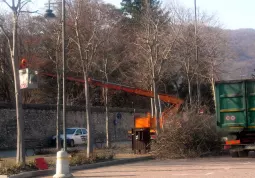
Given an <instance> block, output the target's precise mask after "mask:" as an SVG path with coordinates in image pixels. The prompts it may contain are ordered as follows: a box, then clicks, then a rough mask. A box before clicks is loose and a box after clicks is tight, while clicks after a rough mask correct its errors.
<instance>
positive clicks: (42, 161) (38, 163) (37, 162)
mask: <svg viewBox="0 0 255 178" xmlns="http://www.w3.org/2000/svg"><path fill="white" fill-rule="evenodd" d="M35 165H36V167H37V168H38V169H39V170H45V169H48V164H47V163H46V161H45V159H44V158H36V159H35Z"/></svg>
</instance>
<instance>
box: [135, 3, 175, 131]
mask: <svg viewBox="0 0 255 178" xmlns="http://www.w3.org/2000/svg"><path fill="white" fill-rule="evenodd" d="M145 2H146V1H145ZM145 7H147V10H146V11H145V12H144V14H143V15H142V18H141V20H140V21H139V25H140V27H139V28H138V29H136V30H135V34H136V41H135V42H134V43H133V45H134V46H135V47H136V48H137V53H138V54H139V56H137V57H138V58H139V59H137V57H134V59H136V60H139V72H141V70H143V69H144V70H147V71H148V72H144V73H147V74H148V75H147V77H146V78H148V79H149V81H150V82H149V84H150V85H151V86H152V91H153V95H154V97H153V98H154V102H153V104H154V112H153V113H154V117H155V118H156V121H157V133H159V132H160V119H159V101H158V91H157V90H158V84H157V83H158V81H160V79H161V78H162V76H164V73H165V72H166V71H167V66H168V65H169V64H170V62H171V52H172V49H173V47H174V44H175V41H176V38H177V36H178V33H179V32H178V29H177V28H175V27H174V24H173V21H171V18H170V15H169V12H168V11H167V10H166V9H163V8H161V7H157V8H155V9H151V8H149V7H150V6H149V4H146V3H145ZM142 66H143V67H142ZM148 88H150V86H148Z"/></svg>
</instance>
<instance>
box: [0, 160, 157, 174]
mask: <svg viewBox="0 0 255 178" xmlns="http://www.w3.org/2000/svg"><path fill="white" fill-rule="evenodd" d="M152 159H153V157H152V156H144V157H139V158H128V159H119V160H113V161H105V162H99V163H94V164H86V165H81V166H72V167H70V171H71V172H73V171H78V170H84V169H96V168H100V167H106V166H114V165H119V164H128V163H135V162H140V161H148V160H152ZM53 174H55V169H48V170H39V171H30V172H23V173H20V174H16V175H10V176H6V175H0V178H32V177H40V176H48V175H53Z"/></svg>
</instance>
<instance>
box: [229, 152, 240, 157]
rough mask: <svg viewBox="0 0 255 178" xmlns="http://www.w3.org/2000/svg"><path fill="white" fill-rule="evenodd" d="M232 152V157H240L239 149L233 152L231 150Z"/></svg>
mask: <svg viewBox="0 0 255 178" xmlns="http://www.w3.org/2000/svg"><path fill="white" fill-rule="evenodd" d="M230 154H231V157H232V158H237V157H239V154H238V152H237V151H232V152H230Z"/></svg>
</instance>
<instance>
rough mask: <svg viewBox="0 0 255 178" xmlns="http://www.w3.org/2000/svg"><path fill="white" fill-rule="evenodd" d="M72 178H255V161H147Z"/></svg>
mask: <svg viewBox="0 0 255 178" xmlns="http://www.w3.org/2000/svg"><path fill="white" fill-rule="evenodd" d="M73 175H74V177H77V178H78V177H79V178H81V177H84V178H94V177H98V178H101V177H102V178H112V177H120V178H123V177H125V178H129V177H130V178H169V177H170V178H171V177H173V178H177V177H181V178H204V177H206V178H251V177H254V176H255V159H254V158H231V157H214V158H200V159H180V160H150V161H145V162H139V163H133V164H123V165H117V166H110V167H102V168H97V169H88V170H82V171H77V172H73ZM50 177H52V176H48V177H47V178H50Z"/></svg>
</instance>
